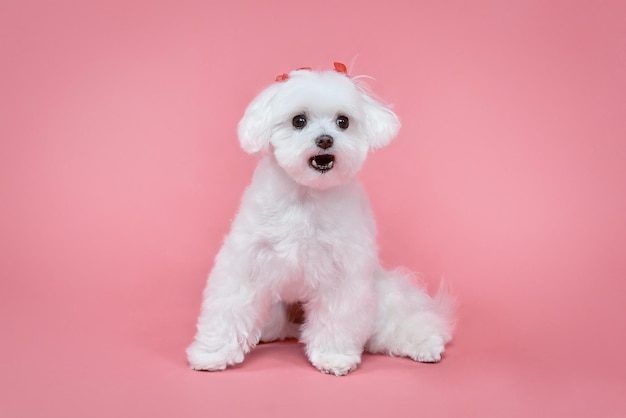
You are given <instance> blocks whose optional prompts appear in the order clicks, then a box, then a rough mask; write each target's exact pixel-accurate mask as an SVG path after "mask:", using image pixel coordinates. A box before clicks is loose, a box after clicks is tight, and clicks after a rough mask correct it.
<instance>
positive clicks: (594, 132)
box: [0, 0, 626, 417]
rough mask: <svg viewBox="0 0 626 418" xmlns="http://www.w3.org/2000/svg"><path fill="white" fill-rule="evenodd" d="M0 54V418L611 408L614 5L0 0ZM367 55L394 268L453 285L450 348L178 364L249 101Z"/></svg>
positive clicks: (620, 151)
mask: <svg viewBox="0 0 626 418" xmlns="http://www.w3.org/2000/svg"><path fill="white" fill-rule="evenodd" d="M0 42H1V51H0V52H1V56H0V63H1V64H0V234H1V235H0V236H1V237H2V239H1V241H0V246H1V247H0V330H1V334H0V338H1V341H0V368H1V369H0V383H1V387H0V416H3V417H42V416H47V417H56V416H59V417H61V416H64V417H66V416H76V417H113V416H129V417H131V416H132V417H141V416H151V417H175V416H180V417H196V416H197V417H201V416H202V417H208V416H215V417H216V416H220V417H226V416H234V417H235V416H248V415H252V416H261V417H262V416H270V415H271V416H281V415H290V416H302V417H318V416H341V415H345V416H390V417H395V416H424V417H428V416H473V417H489V416H494V417H504V416H506V417H517V416H519V417H527V416H550V417H555V416H568V417H572V416H581V417H585V416H588V417H623V416H626V361H624V357H623V355H624V351H625V350H626V304H625V302H626V300H625V299H626V280H625V279H626V251H625V248H626V168H625V161H626V117H625V116H626V7H625V3H624V2H621V1H613V2H612V1H588V2H579V1H545V0H542V1H496V0H493V1H473V2H466V1H459V2H450V1H429V2H425V1H408V0H407V1H394V0H387V1H380V2H358V1H327V0H322V1H315V2H311V3H306V2H293V1H277V2H273V3H271V4H270V3H269V2H260V1H259V2H256V1H251V0H249V1H247V2H237V1H219V2H218V1H197V2H189V1H186V2H184V1H160V2H158V1H147V0H146V1H100V2H81V1H50V2H46V1H39V2H37V1H18V0H9V1H7V0H4V1H3V2H2V5H0ZM355 58H356V61H355V64H354V66H353V70H352V73H353V74H369V75H371V76H373V77H375V78H376V80H377V81H373V82H372V83H371V86H372V87H373V89H374V90H375V91H376V92H377V93H378V94H379V95H380V96H381V97H383V98H384V99H386V100H387V101H389V102H391V103H393V104H394V105H395V109H396V111H397V113H398V115H399V116H400V118H401V120H402V121H403V128H402V130H401V132H400V135H399V137H398V138H397V140H396V141H395V142H394V143H392V145H391V146H389V147H388V148H386V149H383V150H380V151H378V152H376V153H375V154H374V155H372V156H371V157H370V159H369V160H368V162H367V163H366V166H365V168H364V170H363V171H362V173H361V179H362V181H363V182H364V183H365V186H366V188H367V189H368V192H369V194H370V197H371V201H372V205H373V207H374V210H375V213H376V216H377V219H378V225H379V230H380V233H379V243H380V248H381V257H382V259H383V263H384V264H385V265H386V266H389V267H393V266H396V265H404V266H406V267H408V268H410V269H411V270H414V271H420V272H422V273H423V276H424V278H425V280H426V282H428V283H429V284H430V286H431V288H433V287H435V286H436V283H437V281H438V280H439V278H440V277H445V278H446V280H447V281H448V283H450V285H451V286H452V287H453V289H454V292H455V294H456V295H457V296H458V299H459V301H460V310H459V318H460V319H459V325H458V331H457V334H456V339H455V340H454V343H453V344H452V345H451V346H450V348H449V350H448V351H447V353H446V354H447V355H446V358H445V359H444V361H443V362H442V363H440V364H438V365H426V364H417V363H413V362H411V361H409V360H405V359H393V358H386V357H381V356H371V355H366V356H365V358H364V360H363V364H362V365H361V367H360V368H359V369H358V370H357V371H356V372H355V373H354V374H352V375H350V376H348V377H345V378H335V377H330V376H326V375H323V374H321V373H318V372H317V371H315V370H314V369H313V368H312V367H311V366H310V365H309V364H308V362H307V360H306V359H305V357H304V354H303V351H302V347H301V346H300V345H299V344H296V343H282V344H269V345H264V346H261V347H258V348H257V349H255V350H254V351H253V352H252V353H251V354H250V355H249V357H248V358H247V360H246V361H245V363H243V365H241V366H239V367H236V368H234V369H231V370H229V371H226V372H224V373H217V374H211V373H199V372H192V371H190V370H189V369H188V368H187V365H186V360H185V355H184V349H185V347H186V346H187V344H188V343H189V342H190V341H191V338H192V335H193V333H194V326H195V320H196V316H197V314H198V310H199V303H200V294H201V290H202V288H203V286H204V283H205V277H206V274H207V273H208V271H209V270H210V268H211V265H212V258H213V256H214V254H215V253H216V251H217V250H218V248H219V245H220V242H221V240H222V237H223V236H224V234H225V233H226V232H227V231H228V228H229V222H230V219H232V217H233V215H234V213H235V211H236V209H237V207H238V203H239V198H240V196H241V193H242V191H243V189H244V187H245V186H246V185H247V183H248V182H249V179H250V176H251V173H252V171H253V168H254V165H255V158H254V157H250V156H247V155H245V154H244V153H243V152H242V151H240V150H239V147H238V144H237V141H236V137H235V127H236V124H237V122H238V120H239V118H240V116H241V114H242V112H243V110H244V108H245V106H246V104H247V103H248V102H249V100H251V99H252V97H253V96H254V95H255V94H256V93H257V92H258V91H259V90H260V89H261V88H263V87H265V86H266V85H268V84H269V83H271V82H272V80H273V79H274V77H275V75H276V74H278V73H282V72H285V71H288V70H291V69H293V68H296V67H301V66H312V67H314V68H324V69H329V68H331V66H332V62H333V61H335V60H338V61H343V62H345V63H346V64H348V65H350V63H351V62H352V61H353V59H355Z"/></svg>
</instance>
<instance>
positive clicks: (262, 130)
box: [237, 84, 280, 154]
mask: <svg viewBox="0 0 626 418" xmlns="http://www.w3.org/2000/svg"><path fill="white" fill-rule="evenodd" d="M279 88H280V84H273V85H271V86H270V87H268V88H266V89H265V90H263V91H262V92H261V93H259V95H258V96H257V97H255V98H254V99H253V100H252V102H250V104H249V105H248V107H247V108H246V111H245V113H244V115H243V117H242V118H241V120H240V121H239V126H238V129H237V134H238V136H239V144H240V145H241V148H243V150H244V151H246V152H247V153H249V154H256V153H260V152H265V151H267V150H268V149H269V144H270V137H271V135H272V101H273V100H274V97H275V96H276V93H277V92H278V89H279Z"/></svg>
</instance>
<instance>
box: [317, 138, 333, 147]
mask: <svg viewBox="0 0 626 418" xmlns="http://www.w3.org/2000/svg"><path fill="white" fill-rule="evenodd" d="M315 145H317V146H318V147H320V148H321V149H328V148H330V147H332V146H333V137H332V136H330V135H320V136H318V137H317V138H315Z"/></svg>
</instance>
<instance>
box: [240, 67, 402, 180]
mask: <svg viewBox="0 0 626 418" xmlns="http://www.w3.org/2000/svg"><path fill="white" fill-rule="evenodd" d="M337 65H339V67H337ZM335 67H336V68H339V69H337V70H335V71H323V72H316V71H310V70H308V69H301V70H296V71H292V72H291V73H289V74H283V75H282V76H279V78H277V80H278V81H277V82H276V83H275V84H273V85H271V86H270V87H268V88H267V89H265V90H264V91H262V92H261V93H260V94H259V95H258V96H257V97H256V98H255V99H254V100H253V101H252V102H251V103H250V105H248V108H247V109H246V112H245V114H244V116H243V118H242V119H241V121H240V122H239V132H238V133H239V141H240V143H241V147H242V148H243V149H244V150H245V151H246V152H249V153H267V152H272V153H273V154H274V156H275V158H276V161H277V162H278V164H279V165H280V166H281V167H282V168H283V169H284V170H285V172H286V173H287V174H288V175H289V176H290V177H291V178H292V179H294V180H295V181H296V182H298V183H300V184H302V185H305V186H309V187H314V188H318V189H325V188H329V187H333V186H337V185H339V184H343V183H345V182H347V181H348V180H350V179H351V178H353V177H354V175H355V174H356V172H357V171H358V170H359V169H360V168H361V165H362V164H363V162H364V161H365V157H366V155H367V152H368V150H369V149H374V148H381V147H383V146H385V145H387V144H388V143H389V141H391V140H392V139H393V138H394V137H395V136H396V134H397V132H398V129H399V128H400V122H399V121H398V117H397V116H396V115H395V114H394V113H393V112H392V111H391V110H390V109H389V108H388V107H387V106H385V105H383V104H381V103H379V102H378V101H376V100H374V99H373V98H372V97H370V96H369V95H368V94H367V92H366V91H365V90H364V89H363V87H362V86H360V85H359V84H358V82H357V81H355V80H353V79H351V78H350V77H348V76H347V75H346V74H345V71H341V69H342V68H345V67H343V66H342V65H341V64H336V65H335Z"/></svg>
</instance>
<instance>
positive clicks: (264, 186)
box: [233, 158, 376, 301]
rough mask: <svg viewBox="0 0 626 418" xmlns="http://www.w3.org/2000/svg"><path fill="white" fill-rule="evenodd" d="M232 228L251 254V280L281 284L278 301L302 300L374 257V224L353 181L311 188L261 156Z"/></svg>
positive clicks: (357, 186) (279, 285)
mask: <svg viewBox="0 0 626 418" xmlns="http://www.w3.org/2000/svg"><path fill="white" fill-rule="evenodd" d="M244 200H245V204H244V205H242V212H241V213H240V214H239V216H238V219H237V220H236V222H235V225H233V227H234V228H235V227H237V229H238V230H240V232H241V231H246V232H247V233H246V240H247V242H245V243H244V242H242V245H243V247H244V248H243V249H244V251H245V252H246V253H247V255H248V256H250V257H254V258H255V260H254V263H252V265H255V266H256V268H255V271H253V272H251V275H252V276H254V277H251V279H252V280H255V281H256V280H262V281H268V282H269V283H266V284H267V285H270V286H275V285H278V286H276V287H275V288H279V289H282V291H281V292H280V297H281V299H283V300H287V301H295V300H302V299H307V298H308V297H309V296H310V292H311V291H314V290H315V288H318V287H320V286H327V285H331V284H332V283H333V282H334V281H336V280H341V279H342V277H343V276H345V275H348V274H351V272H352V271H353V270H355V269H358V268H361V267H362V266H358V265H356V264H358V263H364V262H366V263H367V262H368V260H375V259H376V246H375V237H374V236H375V227H374V221H373V217H372V215H371V213H370V208H369V204H368V202H367V198H366V196H365V193H364V191H363V190H362V188H361V187H360V185H359V184H358V183H356V182H353V183H349V184H346V185H343V186H340V187H336V188H332V189H329V190H313V189H310V188H307V187H305V186H301V185H298V184H296V183H295V182H293V181H292V180H291V179H289V178H287V177H286V176H285V175H284V173H282V170H281V169H280V167H277V166H276V165H275V164H274V163H273V162H272V161H271V159H270V158H268V159H267V160H264V161H262V162H261V163H260V164H259V167H258V169H257V171H256V173H255V176H254V179H253V182H252V184H251V185H250V187H249V188H248V190H247V191H246V194H245V196H244Z"/></svg>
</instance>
